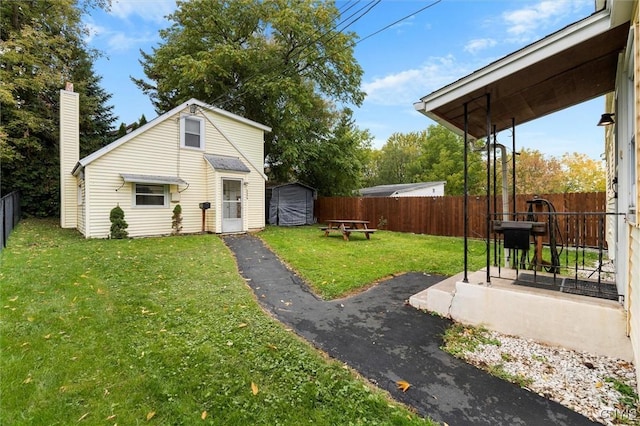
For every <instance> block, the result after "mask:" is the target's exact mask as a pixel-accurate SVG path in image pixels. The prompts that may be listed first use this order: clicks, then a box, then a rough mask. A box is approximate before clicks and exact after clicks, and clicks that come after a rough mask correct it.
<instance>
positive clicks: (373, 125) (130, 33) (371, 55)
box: [85, 0, 605, 159]
mask: <svg viewBox="0 0 640 426" xmlns="http://www.w3.org/2000/svg"><path fill="white" fill-rule="evenodd" d="M355 1H356V0H351V1H348V0H339V1H337V2H336V5H337V6H338V8H340V9H346V8H347V7H349V6H350V5H352V4H353V3H354V2H355ZM368 4H369V0H361V1H359V2H358V4H357V5H356V6H354V7H353V8H351V9H350V10H349V11H348V12H345V17H346V16H347V15H349V14H351V13H353V12H354V11H356V10H357V9H359V8H361V7H364V6H366V5H368ZM428 5H432V6H430V7H428V8H427V9H425V10H423V11H421V12H419V13H417V14H415V12H417V11H419V10H420V9H422V8H424V7H425V6H428ZM174 9H175V1H173V0H112V7H111V11H110V12H109V13H105V12H103V11H93V12H92V13H91V14H90V15H87V16H86V17H85V24H86V25H87V26H88V27H89V28H90V30H91V35H90V37H89V39H88V41H89V45H90V46H91V47H94V48H97V49H99V50H100V51H102V52H103V53H104V56H103V57H102V58H100V59H99V60H97V61H96V63H95V71H96V72H97V74H99V75H101V76H102V86H103V88H104V89H105V90H106V91H107V92H108V93H111V94H112V95H113V96H112V98H111V104H112V105H114V107H115V108H114V113H115V115H116V116H118V117H119V119H118V123H120V122H123V121H124V122H127V123H130V122H133V121H136V120H137V119H138V118H139V117H140V116H141V115H142V114H144V115H145V116H146V118H147V119H148V120H151V119H152V118H154V117H156V116H157V113H156V112H155V111H154V109H153V107H152V106H151V102H150V101H149V99H148V97H147V96H145V95H144V94H143V93H142V92H141V91H140V90H139V89H138V88H137V87H136V86H135V85H134V84H133V82H132V81H131V79H130V76H132V77H135V78H142V77H144V73H143V72H142V67H141V66H140V64H139V62H138V61H139V59H140V54H139V51H140V49H142V50H143V51H145V52H147V53H149V52H151V49H152V47H153V46H157V45H158V44H160V43H161V42H162V40H161V38H160V36H159V34H158V31H159V30H160V29H162V28H166V27H167V26H169V21H167V20H166V18H165V16H166V15H167V14H169V13H171V12H172V11H173V10H174ZM593 11H594V1H593V0H441V1H439V2H438V1H437V0H427V1H423V0H382V1H381V2H380V3H379V4H377V5H376V6H375V7H373V8H372V9H371V10H370V12H369V13H367V14H366V15H364V16H363V17H362V18H361V19H359V20H358V21H357V22H355V23H354V24H353V25H351V26H350V27H349V28H348V30H350V31H353V32H355V33H357V34H358V35H359V36H360V38H361V39H363V40H362V41H361V42H359V43H358V44H357V45H356V48H355V57H356V60H357V61H358V62H359V64H360V65H361V66H362V68H363V70H364V77H363V79H362V89H363V90H364V91H365V92H366V93H367V97H366V100H365V102H364V103H363V105H362V106H361V107H360V108H354V117H355V119H356V124H357V125H358V127H359V128H361V129H368V130H369V131H370V132H371V134H372V135H373V136H374V138H375V139H374V142H373V145H374V147H375V148H380V147H381V146H382V145H383V144H384V143H385V142H386V140H387V138H388V137H389V136H390V135H391V134H393V133H396V132H397V133H408V132H412V131H420V130H424V129H426V128H427V127H428V126H429V125H431V124H434V123H433V121H431V120H429V119H428V118H426V117H425V116H423V115H421V114H419V113H417V112H416V111H415V110H414V108H413V103H414V102H416V101H418V100H419V99H420V98H421V97H422V96H424V95H427V94H429V93H431V92H432V91H434V90H437V89H439V88H441V87H442V86H444V85H446V84H449V83H452V82H454V81H456V80H457V79H459V78H460V77H463V76H465V75H467V74H469V73H471V72H473V71H475V70H477V69H479V68H482V67H484V66H485V65H487V64H489V63H491V62H493V61H495V60H497V59H499V58H501V57H503V56H505V55H508V54H509V53H511V52H514V51H515V50H518V49H520V48H522V47H524V46H526V45H528V44H530V43H532V42H534V41H536V40H539V39H540V38H543V37H544V36H546V35H548V34H550V33H553V32H555V31H557V30H558V29H560V28H563V27H565V26H566V25H568V24H570V23H572V22H575V21H577V20H579V19H582V18H584V17H586V16H588V15H590V14H591V13H593ZM409 15H411V16H410V17H409V18H407V19H404V20H402V21H401V22H400V23H398V24H396V25H394V26H392V27H390V28H388V29H386V30H384V31H382V32H381V33H379V34H376V35H373V36H371V37H369V38H366V39H364V38H365V37H367V36H369V35H370V34H373V33H375V32H376V31H378V30H380V29H382V28H384V27H386V26H387V25H389V24H391V23H393V22H395V21H397V20H399V19H401V18H404V17H405V16H409ZM603 112H605V111H604V99H603V98H598V99H594V100H591V101H588V102H586V103H583V104H580V105H577V106H575V107H573V108H569V109H567V110H564V111H561V112H558V113H555V114H552V115H549V116H547V117H543V118H541V119H538V120H535V121H532V122H530V123H527V124H524V125H521V126H517V127H516V134H517V141H516V143H517V146H518V147H519V148H520V147H524V148H531V149H538V150H540V151H541V152H543V153H545V154H548V155H553V156H557V157H559V156H561V155H562V154H564V153H565V152H580V153H584V154H587V155H588V156H589V157H591V158H594V159H601V154H602V153H603V152H604V143H603V129H602V128H599V127H596V123H597V121H598V118H599V117H600V114H601V113H603ZM498 142H502V143H505V144H507V145H508V146H510V145H511V137H510V134H509V133H508V132H502V133H500V134H499V135H498Z"/></svg>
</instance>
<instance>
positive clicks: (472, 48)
mask: <svg viewBox="0 0 640 426" xmlns="http://www.w3.org/2000/svg"><path fill="white" fill-rule="evenodd" d="M496 44H497V42H496V41H495V40H494V39H492V38H477V39H474V40H471V41H469V42H468V43H467V44H466V45H465V46H464V50H465V52H469V53H477V52H479V51H481V50H484V49H487V48H489V47H493V46H495V45H496Z"/></svg>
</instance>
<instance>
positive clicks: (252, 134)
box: [207, 115, 265, 232]
mask: <svg viewBox="0 0 640 426" xmlns="http://www.w3.org/2000/svg"><path fill="white" fill-rule="evenodd" d="M210 118H211V120H210V122H208V123H207V132H209V129H211V131H212V132H214V133H215V135H216V138H215V139H214V143H215V144H216V146H215V147H214V148H213V149H209V147H207V152H209V153H215V154H217V155H228V156H233V157H238V153H239V152H241V153H242V154H243V155H241V156H240V160H241V161H242V162H243V163H244V164H245V165H246V166H247V167H248V168H249V169H250V170H251V172H252V173H230V172H228V171H222V172H218V173H216V174H215V175H214V176H213V180H214V182H213V186H214V188H215V194H221V193H222V179H223V178H224V179H242V180H243V181H244V182H246V183H247V185H246V186H245V187H244V191H243V197H244V199H243V208H244V211H243V215H244V228H245V230H257V229H262V228H264V226H265V218H264V209H263V210H262V211H259V209H257V208H255V206H256V205H260V206H264V189H265V179H264V177H263V175H261V173H263V169H264V166H263V163H264V143H260V144H257V143H255V141H256V140H260V141H263V140H264V134H263V132H262V130H260V129H256V128H253V127H249V126H238V124H237V123H235V122H234V120H232V119H230V118H228V117H224V116H219V115H213V116H211V117H210ZM234 145H235V146H234ZM236 148H237V149H236ZM256 203H258V204H256ZM215 206H216V220H215V229H217V230H220V229H222V210H221V209H222V199H221V198H217V199H216V204H215ZM218 232H220V231H218Z"/></svg>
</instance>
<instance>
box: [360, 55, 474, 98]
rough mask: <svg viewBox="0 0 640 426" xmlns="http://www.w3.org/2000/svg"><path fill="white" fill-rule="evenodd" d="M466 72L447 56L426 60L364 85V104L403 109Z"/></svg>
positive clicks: (466, 71)
mask: <svg viewBox="0 0 640 426" xmlns="http://www.w3.org/2000/svg"><path fill="white" fill-rule="evenodd" d="M467 73H468V69H467V67H465V66H463V65H461V64H459V63H457V62H456V60H455V58H454V57H453V56H451V55H449V56H446V57H440V58H430V59H429V61H428V62H427V63H425V64H424V65H423V66H421V67H419V68H414V69H409V70H405V71H400V72H398V73H395V74H389V75H386V76H384V77H379V78H375V79H374V80H373V81H370V82H365V83H364V84H363V85H362V90H364V91H365V92H366V93H367V98H366V100H365V102H371V103H373V104H376V105H399V106H406V105H411V104H412V103H413V102H416V101H417V100H418V99H420V97H422V96H424V95H426V94H427V93H429V92H430V91H433V90H435V89H436V88H439V87H442V86H443V85H445V84H448V83H451V82H452V81H454V80H456V79H457V78H460V77H462V76H463V75H465V74H467Z"/></svg>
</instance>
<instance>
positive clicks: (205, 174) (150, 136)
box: [85, 108, 264, 238]
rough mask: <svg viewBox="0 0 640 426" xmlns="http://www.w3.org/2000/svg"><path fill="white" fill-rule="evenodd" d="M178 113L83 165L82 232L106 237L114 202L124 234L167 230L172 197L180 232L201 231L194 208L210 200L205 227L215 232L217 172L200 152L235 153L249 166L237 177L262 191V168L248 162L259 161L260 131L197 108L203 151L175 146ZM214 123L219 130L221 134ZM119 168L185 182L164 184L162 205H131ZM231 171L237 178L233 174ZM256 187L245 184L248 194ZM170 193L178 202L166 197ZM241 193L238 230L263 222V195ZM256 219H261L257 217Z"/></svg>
mask: <svg viewBox="0 0 640 426" xmlns="http://www.w3.org/2000/svg"><path fill="white" fill-rule="evenodd" d="M184 112H186V111H178V112H176V113H175V114H174V115H172V116H170V117H168V118H166V119H165V120H163V121H162V122H160V123H158V124H157V125H155V126H152V127H150V128H148V129H147V130H145V131H144V132H142V133H140V134H138V135H136V136H134V137H133V138H132V139H131V140H129V141H127V142H126V143H124V144H121V145H120V146H118V147H116V148H115V149H113V150H111V151H108V152H106V153H105V154H103V155H101V156H99V157H98V158H96V159H94V160H93V161H92V162H90V163H89V164H87V166H86V167H85V173H86V174H87V176H89V175H90V176H91V177H92V178H91V179H87V181H86V194H87V201H86V202H85V208H86V209H87V211H88V212H90V214H89V215H88V216H87V218H86V222H87V226H86V229H85V235H86V236H87V237H97V238H105V237H108V236H109V232H110V226H111V223H110V221H109V213H110V211H111V209H113V208H114V207H115V206H117V205H119V206H120V207H121V208H122V209H123V211H124V213H125V221H126V222H127V223H128V225H129V227H128V228H127V231H128V233H129V236H131V237H143V236H151V235H165V234H170V233H171V232H172V230H173V229H172V227H171V221H172V215H173V208H174V207H175V205H176V204H178V202H179V203H180V205H181V207H182V217H183V220H182V232H183V233H196V232H200V231H201V230H202V210H201V209H200V207H199V205H200V203H202V202H210V203H211V204H212V205H211V209H209V210H207V212H206V224H205V230H206V231H208V232H221V221H220V220H219V216H220V214H219V213H220V205H221V198H220V197H219V196H218V194H220V193H221V177H220V176H221V175H220V173H217V172H216V171H214V170H212V168H211V167H210V165H209V164H208V163H207V161H206V160H205V159H204V154H205V153H210V154H216V155H229V156H234V157H239V158H240V159H241V160H242V161H243V162H244V163H245V164H246V165H247V166H248V167H249V168H250V169H251V173H242V174H240V175H241V176H240V178H242V179H246V180H247V182H248V185H247V188H262V193H263V192H264V178H263V177H262V175H261V174H260V173H261V172H262V170H257V168H256V167H253V166H252V165H251V164H250V162H251V163H252V164H257V165H260V166H261V165H262V161H263V159H262V155H263V154H262V153H263V138H264V136H263V131H262V130H261V129H258V128H253V127H251V126H249V125H246V124H243V123H238V122H237V121H235V120H233V119H231V118H228V117H225V116H221V115H218V114H215V113H213V112H211V111H208V110H204V109H202V108H201V109H199V111H198V112H197V115H198V116H201V117H203V116H205V115H206V118H207V119H206V120H205V138H206V139H205V150H204V151H203V150H197V149H189V148H181V147H180V116H181V114H182V113H184ZM217 128H220V129H224V132H225V135H226V136H227V137H225V136H224V135H222V134H221V133H220V132H219V131H218V129H217ZM227 138H228V139H230V140H231V141H232V142H230V141H229V140H228V139H227ZM234 144H235V147H234ZM236 147H237V148H238V149H236ZM245 156H246V158H245ZM122 173H130V174H140V175H154V176H173V177H180V178H181V179H183V180H185V181H186V182H188V186H186V185H169V191H170V194H169V200H170V201H169V203H168V205H167V206H166V207H136V206H135V205H134V199H133V188H134V183H124V180H123V179H122V177H121V174H122ZM231 175H233V176H234V177H238V175H239V174H237V173H231ZM225 176H226V175H225ZM257 191H258V189H250V190H249V193H251V194H252V193H253V192H257ZM245 192H247V191H245ZM171 193H174V194H173V197H176V199H177V200H179V201H171V199H172V195H171ZM263 197H264V196H263ZM245 198H246V199H245V200H244V205H245V208H246V210H245V228H244V230H247V228H248V227H251V228H261V227H264V204H263V203H261V204H260V203H259V202H260V201H261V200H262V202H263V200H264V198H262V199H261V198H260V197H257V196H254V195H253V194H252V195H250V196H249V197H247V196H246V195H245ZM255 203H258V204H255ZM256 218H261V219H262V221H261V222H260V220H256Z"/></svg>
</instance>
